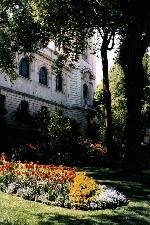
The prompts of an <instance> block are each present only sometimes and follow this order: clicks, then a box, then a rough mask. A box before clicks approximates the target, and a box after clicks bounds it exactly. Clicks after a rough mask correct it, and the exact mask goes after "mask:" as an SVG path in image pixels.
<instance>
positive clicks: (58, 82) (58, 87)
mask: <svg viewBox="0 0 150 225" xmlns="http://www.w3.org/2000/svg"><path fill="white" fill-rule="evenodd" d="M56 91H62V76H61V74H58V75H57V76H56Z"/></svg>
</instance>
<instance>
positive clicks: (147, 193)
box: [84, 167, 150, 200]
mask: <svg viewBox="0 0 150 225" xmlns="http://www.w3.org/2000/svg"><path fill="white" fill-rule="evenodd" d="M84 170H85V171H86V172H87V174H88V175H89V176H92V177H93V178H94V179H96V180H97V182H99V183H100V184H104V185H108V186H112V187H115V188H116V189H117V190H119V191H121V192H123V193H125V194H126V195H127V196H128V197H129V198H133V199H134V198H135V199H138V200H147V199H149V200H150V171H142V172H141V173H137V174H136V173H134V174H127V173H125V172H124V171H123V170H121V169H118V170H111V169H109V168H103V169H98V168H92V169H91V168H88V167H86V168H84Z"/></svg>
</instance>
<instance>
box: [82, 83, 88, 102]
mask: <svg viewBox="0 0 150 225" xmlns="http://www.w3.org/2000/svg"><path fill="white" fill-rule="evenodd" d="M83 98H84V100H87V98H88V86H87V84H83Z"/></svg>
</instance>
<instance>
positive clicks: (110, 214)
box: [0, 168, 150, 225]
mask: <svg viewBox="0 0 150 225" xmlns="http://www.w3.org/2000/svg"><path fill="white" fill-rule="evenodd" d="M84 169H85V170H86V171H87V173H88V174H89V175H90V176H93V177H94V178H95V179H96V180H97V181H98V182H100V183H103V184H108V185H110V186H113V187H117V189H118V190H120V191H123V192H124V193H125V194H126V195H127V196H128V197H129V199H130V203H129V204H128V205H127V206H124V207H120V208H117V209H114V210H99V211H81V210H70V209H63V208H59V207H51V206H47V205H44V204H41V203H36V202H30V201H26V200H23V199H21V198H17V197H15V196H12V195H8V194H5V193H2V192H0V224H1V225H2V224H3V225H13V224H14V225H37V224H38V225H57V224H60V225H75V224H77V225H84V224H85V225H109V224H110V225H117V224H118V225H128V224H132V225H138V224H140V225H149V224H150V171H145V172H143V173H142V174H134V175H132V176H131V175H130V176H129V175H125V174H124V173H123V172H122V171H119V170H117V171H115V170H110V169H96V168H84Z"/></svg>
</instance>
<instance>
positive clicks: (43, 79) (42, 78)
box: [39, 66, 47, 85]
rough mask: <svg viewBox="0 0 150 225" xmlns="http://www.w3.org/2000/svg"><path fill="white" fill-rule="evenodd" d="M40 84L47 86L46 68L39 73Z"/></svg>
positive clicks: (42, 68)
mask: <svg viewBox="0 0 150 225" xmlns="http://www.w3.org/2000/svg"><path fill="white" fill-rule="evenodd" d="M39 83H41V84H44V85H47V70H46V68H45V67H44V66H42V67H41V68H40V71H39Z"/></svg>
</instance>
